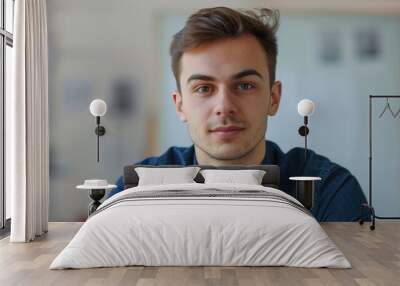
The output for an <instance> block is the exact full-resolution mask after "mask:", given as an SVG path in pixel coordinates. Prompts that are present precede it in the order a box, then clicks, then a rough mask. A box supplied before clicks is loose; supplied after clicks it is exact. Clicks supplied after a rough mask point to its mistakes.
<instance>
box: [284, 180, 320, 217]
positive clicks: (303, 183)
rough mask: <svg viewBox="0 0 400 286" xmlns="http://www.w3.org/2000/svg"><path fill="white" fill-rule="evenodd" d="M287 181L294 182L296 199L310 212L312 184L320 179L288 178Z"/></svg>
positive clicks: (312, 195) (312, 196)
mask: <svg viewBox="0 0 400 286" xmlns="http://www.w3.org/2000/svg"><path fill="white" fill-rule="evenodd" d="M289 180H291V181H296V199H297V200H298V201H299V202H301V203H302V204H303V205H304V206H305V207H306V208H307V209H309V210H310V209H311V208H312V207H313V206H314V182H315V181H319V180H321V178H320V177H290V178H289Z"/></svg>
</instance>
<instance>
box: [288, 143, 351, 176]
mask: <svg viewBox="0 0 400 286" xmlns="http://www.w3.org/2000/svg"><path fill="white" fill-rule="evenodd" d="M304 158H305V149H304V148H301V147H295V148H292V149H290V150H289V151H288V152H287V153H286V154H285V155H284V162H285V163H286V165H288V166H289V165H290V166H291V167H293V168H295V169H297V170H301V173H302V175H303V176H319V177H321V178H326V177H328V176H329V175H330V174H332V173H335V174H336V175H339V174H342V175H351V173H350V171H349V170H348V169H347V168H346V167H344V166H341V165H339V164H338V163H336V162H333V161H332V160H331V159H329V158H328V157H327V156H324V155H321V154H319V153H317V152H315V151H313V150H311V149H307V160H306V161H305V160H304Z"/></svg>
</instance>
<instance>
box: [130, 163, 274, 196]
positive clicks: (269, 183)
mask: <svg viewBox="0 0 400 286" xmlns="http://www.w3.org/2000/svg"><path fill="white" fill-rule="evenodd" d="M136 167H148V168H182V167H188V166H182V165H159V166H153V165H128V166H125V167H124V190H125V189H128V188H133V187H136V186H137V185H138V182H139V176H138V175H137V173H136V172H135V168H136ZM196 167H200V168H201V169H220V170H237V169H242V170H243V169H255V170H264V171H265V175H264V177H263V180H262V185H263V186H265V187H272V188H277V189H278V188H279V178H280V169H279V166H277V165H246V166H244V165H243V166H242V165H235V166H218V167H216V166H206V165H196ZM194 180H195V181H196V182H197V183H204V178H203V176H202V175H201V174H200V172H199V173H198V174H197V176H196V177H195V178H194Z"/></svg>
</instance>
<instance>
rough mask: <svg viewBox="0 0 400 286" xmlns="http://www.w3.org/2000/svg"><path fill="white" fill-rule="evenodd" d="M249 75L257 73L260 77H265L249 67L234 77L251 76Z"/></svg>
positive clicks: (233, 77)
mask: <svg viewBox="0 0 400 286" xmlns="http://www.w3.org/2000/svg"><path fill="white" fill-rule="evenodd" d="M249 75H255V76H258V77H259V78H260V79H263V77H262V75H261V74H260V73H259V72H258V71H256V70H254V69H247V70H243V71H241V72H239V73H237V74H234V75H233V76H232V79H240V78H242V77H245V76H249Z"/></svg>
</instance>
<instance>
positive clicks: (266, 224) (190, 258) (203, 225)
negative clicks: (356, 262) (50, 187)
mask: <svg viewBox="0 0 400 286" xmlns="http://www.w3.org/2000/svg"><path fill="white" fill-rule="evenodd" d="M207 189H214V191H215V190H217V191H243V190H259V191H260V190H261V191H265V192H267V193H269V194H272V195H273V194H275V195H279V196H282V197H285V198H286V199H287V200H290V201H292V202H295V203H297V204H300V203H299V202H297V201H296V200H295V199H294V198H292V197H291V196H289V195H287V194H285V193H284V192H282V191H280V190H277V189H273V188H267V187H263V186H255V185H239V184H235V185H233V184H198V183H192V184H174V185H157V186H138V187H135V188H131V189H127V190H125V191H123V192H120V193H118V194H116V195H114V196H113V197H111V198H109V199H107V200H106V201H104V202H103V203H102V205H101V206H100V207H99V209H98V211H97V213H96V214H95V215H93V216H91V217H90V218H89V219H88V220H87V221H86V222H85V223H84V224H83V225H82V227H81V228H80V230H79V231H78V233H77V234H76V235H75V237H74V238H73V239H72V240H71V242H70V243H69V244H68V245H67V246H66V247H65V248H64V250H63V251H62V252H61V253H60V254H59V255H58V256H57V257H56V258H55V259H54V261H53V262H52V264H51V265H50V269H63V268H91V267H113V266H127V265H145V266H189V265H190V266H193V265H204V266H206V265H214V266H241V265H247V266H294V267H332V268H350V267H351V266H350V263H349V262H348V261H347V259H346V258H345V257H344V255H343V254H342V252H341V251H340V250H339V249H338V248H337V247H336V245H335V244H334V243H333V242H332V240H331V239H330V238H329V237H328V236H327V234H326V233H325V231H324V230H323V229H322V228H321V226H320V225H319V223H318V222H317V221H316V220H315V218H313V217H312V216H311V215H310V214H307V213H306V212H303V211H301V210H300V209H299V208H297V207H294V206H292V205H290V204H286V203H282V201H279V200H276V201H275V200H273V199H272V200H264V199H262V198H252V197H249V198H246V197H240V198H237V197H235V196H233V197H222V198H221V197H190V196H189V197H188V196H185V197H173V198H149V199H146V198H143V199H137V200H136V199H134V200H123V199H122V198H124V197H129V195H132V194H134V195H137V194H138V193H137V192H146V191H160V192H163V191H168V190H192V191H193V190H194V191H199V192H207Z"/></svg>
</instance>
